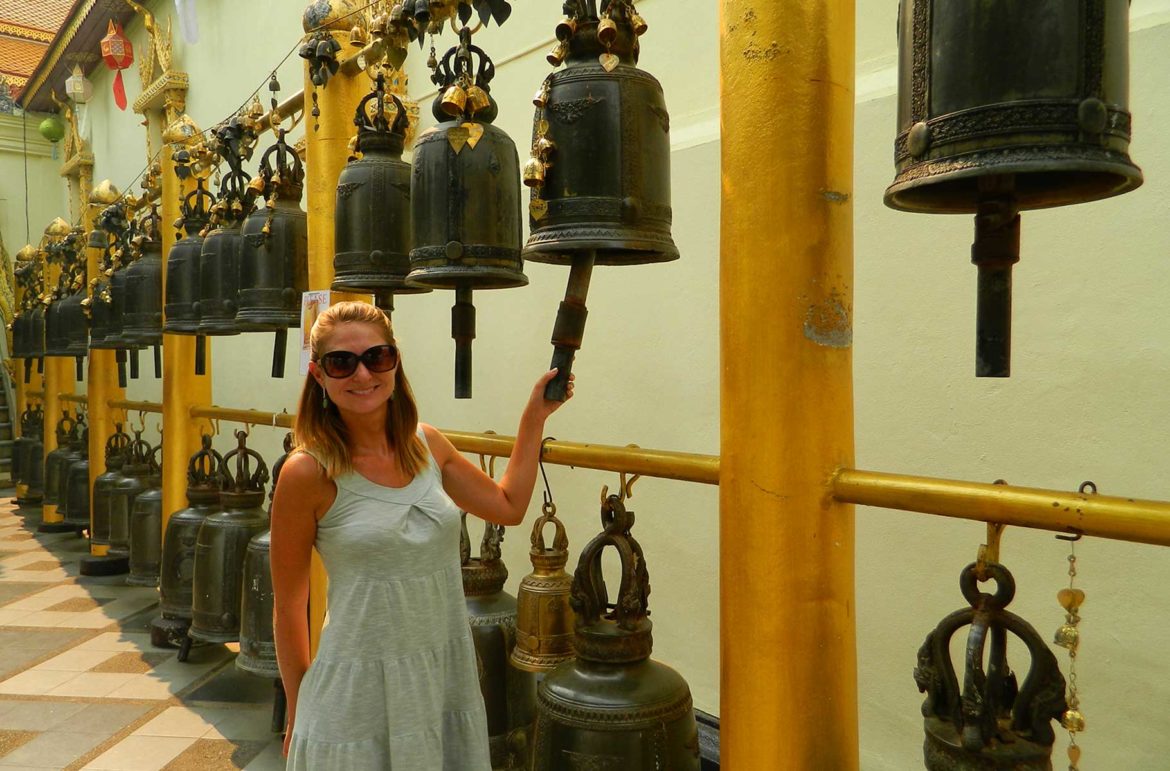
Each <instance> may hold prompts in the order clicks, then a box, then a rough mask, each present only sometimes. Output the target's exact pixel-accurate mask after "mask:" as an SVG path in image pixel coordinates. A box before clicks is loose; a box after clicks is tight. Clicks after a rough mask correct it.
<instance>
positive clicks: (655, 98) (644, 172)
mask: <svg viewBox="0 0 1170 771" xmlns="http://www.w3.org/2000/svg"><path fill="white" fill-rule="evenodd" d="M564 8H565V13H566V18H565V20H564V21H563V22H561V23H560V24H559V25H558V26H557V37H558V39H559V41H560V42H559V43H558V45H557V48H556V49H555V50H554V52H553V53H551V54H549V57H548V58H549V62H550V63H551V64H553V66H558V65H560V64H561V62H562V61H563V62H564V63H565V68H564V69H563V70H559V71H557V72H553V73H552V74H551V75H549V76H548V77H547V78H546V79H545V81H544V83H543V84H541V87H540V89H539V90H538V91H537V93H536V96H535V97H534V99H533V103H534V104H535V105H536V115H535V118H534V120H533V131H532V157H531V158H530V159H529V161H528V163H527V164H526V165H525V167H524V184H526V185H528V186H529V188H530V189H531V190H532V199H531V201H530V203H529V207H528V215H529V225H530V229H531V234H530V235H529V238H528V243H527V244H526V245H525V247H524V258H525V259H526V260H531V261H534V262H549V263H555V264H559V265H571V266H572V267H571V270H570V272H569V281H568V286H567V288H566V290H565V299H564V301H563V302H561V305H560V308H559V309H558V311H557V319H556V323H555V325H554V326H553V334H552V344H553V358H552V364H551V366H552V367H553V368H555V369H557V370H558V374H557V376H556V377H555V378H554V379H553V380H552V381H550V382H549V384H548V386H547V387H546V388H545V397H546V398H549V399H556V400H559V401H563V400H564V399H565V395H566V389H567V386H568V381H569V374H570V370H571V368H572V362H573V356H574V355H575V354H576V352H577V350H578V349H580V347H581V342H582V338H583V337H584V335H585V320H586V316H587V314H588V310H587V308H586V306H585V301H586V299H587V297H588V293H589V282H590V279H591V278H592V271H593V266H594V265H595V264H596V265H638V264H644V263H654V262H665V261H669V260H676V259H678V256H679V255H678V249H677V247H675V245H674V240H673V239H672V237H671V234H670V226H671V216H672V215H671V206H670V133H669V132H670V114H669V113H668V112H667V110H666V101H665V97H664V96H663V93H662V86H661V85H660V84H659V82H658V80H657V79H655V78H654V76H653V75H650V74H649V73H647V72H645V71H644V70H640V69H638V67H637V61H638V49H639V38H640V36H641V35H642V34H643V33H644V32H645V31H646V24H645V22H644V21H643V20H642V17H641V16H639V15H638V13H637V11H636V10H635V9H634V4H633V2H632V0H601V2H599V3H594V2H592V0H590V1H589V2H586V0H568V2H566V3H565V4H564Z"/></svg>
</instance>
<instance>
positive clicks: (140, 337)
mask: <svg viewBox="0 0 1170 771" xmlns="http://www.w3.org/2000/svg"><path fill="white" fill-rule="evenodd" d="M132 254H133V255H134V261H133V262H131V263H130V264H129V265H128V266H127V267H126V288H125V292H126V296H125V300H124V303H123V306H122V311H123V314H124V315H123V318H122V340H124V341H125V342H126V343H127V344H129V345H130V346H133V347H135V348H146V347H151V346H153V347H154V350H155V357H154V359H155V366H154V376H155V377H162V359H161V357H160V356H159V353H158V351H159V348H158V347H159V346H160V345H161V344H162V333H163V321H162V311H163V277H162V274H163V263H162V230H161V224H160V221H159V216H158V211H157V210H156V209H154V208H152V209H151V210H150V211H149V212H147V213H146V214H145V215H144V216H143V217H142V219H141V220H140V222H139V225H138V232H137V234H136V235H135V237H134V242H133V244H132Z"/></svg>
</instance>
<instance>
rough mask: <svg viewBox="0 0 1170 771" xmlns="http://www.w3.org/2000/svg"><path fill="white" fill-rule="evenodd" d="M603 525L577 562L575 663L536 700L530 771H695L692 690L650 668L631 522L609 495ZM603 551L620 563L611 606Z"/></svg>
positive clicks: (646, 585)
mask: <svg viewBox="0 0 1170 771" xmlns="http://www.w3.org/2000/svg"><path fill="white" fill-rule="evenodd" d="M601 519H602V523H603V525H604V527H605V530H604V531H603V532H602V533H601V534H600V535H598V536H597V537H596V538H594V539H593V540H592V541H590V542H589V544H588V545H587V546H586V547H585V549H584V550H583V551H582V552H581V560H580V562H579V563H578V565H577V571H576V573H575V574H574V575H573V593H572V599H571V602H572V605H573V610H574V611H575V612H576V614H577V619H576V625H575V628H574V643H573V644H574V647H575V648H576V650H577V658H576V659H574V660H572V661H567V662H565V663H564V664H561V665H560V666H559V667H557V668H556V669H554V670H553V671H552V672H550V673H548V675H547V676H546V677H545V679H544V681H543V682H541V684H540V687H539V689H538V691H537V713H536V729H535V738H534V751H533V766H532V768H533V771H559V770H560V769H565V768H606V769H609V768H612V769H622V771H635V769H637V770H638V771H651V770H652V769H653V770H657V769H661V770H662V771H683V770H685V771H699V765H700V758H699V735H698V728H697V726H696V724H695V711H694V707H693V706H692V702H691V693H690V689H689V688H688V687H687V683H686V681H685V680H683V678H682V676H681V675H679V674H678V673H677V672H675V671H674V670H673V669H671V668H670V667H668V666H666V665H664V664H660V663H658V662H656V661H652V660H650V652H651V649H652V647H653V642H652V639H651V627H652V625H651V623H650V619H649V618H648V616H649V608H648V607H647V602H646V600H647V597H648V595H649V594H650V578H649V574H648V572H647V570H646V561H645V558H644V556H643V554H642V548H641V546H639V545H638V542H637V541H636V540H634V538H633V536H632V535H630V528H631V527H632V526H633V524H634V514H633V512H630V511H626V508H625V506H624V504H623V503H622V500H621V499H620V498H619V497H618V496H616V495H610V496H608V497H607V498H606V499H605V501H604V502H603V504H602V509H601ZM606 546H612V547H614V549H615V550H616V551H617V553H618V556H619V557H620V559H621V586H620V588H619V590H618V596H617V598H616V602H615V603H614V604H612V605H611V604H610V603H609V597H608V595H607V592H606V588H605V582H604V581H603V580H602V574H601V555H602V551H603V550H604V549H605V547H606Z"/></svg>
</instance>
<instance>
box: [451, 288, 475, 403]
mask: <svg viewBox="0 0 1170 771" xmlns="http://www.w3.org/2000/svg"><path fill="white" fill-rule="evenodd" d="M451 337H453V338H454V339H455V398H456V399H470V398H471V341H472V340H474V339H475V305H473V304H472V301H471V287H470V286H460V287H458V288H457V289H456V290H455V305H453V306H452V307H451Z"/></svg>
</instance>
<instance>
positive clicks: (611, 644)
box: [569, 495, 654, 663]
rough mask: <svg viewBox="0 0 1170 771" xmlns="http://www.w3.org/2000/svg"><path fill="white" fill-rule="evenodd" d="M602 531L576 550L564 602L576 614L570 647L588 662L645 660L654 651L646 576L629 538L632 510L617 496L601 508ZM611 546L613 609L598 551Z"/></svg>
mask: <svg viewBox="0 0 1170 771" xmlns="http://www.w3.org/2000/svg"><path fill="white" fill-rule="evenodd" d="M601 522H602V526H603V527H604V529H603V530H602V532H601V533H600V534H599V535H598V536H597V537H595V538H594V539H593V540H592V541H590V542H589V543H588V544H587V545H586V546H585V548H584V549H583V550H582V551H581V558H580V561H579V562H578V563H577V570H576V571H575V572H574V573H573V588H572V592H571V594H570V595H569V604H570V605H571V606H572V608H573V612H574V613H575V614H576V622H575V624H574V629H573V647H574V648H575V649H576V651H577V657H578V658H580V659H585V660H590V661H602V662H608V663H630V662H635V661H642V660H644V659H647V658H649V657H650V654H651V652H652V650H653V647H654V641H653V636H652V635H651V630H652V628H653V624H652V623H651V622H650V608H649V604H648V598H649V596H650V574H649V572H648V571H647V569H646V560H645V557H644V556H643V554H642V547H641V546H640V545H639V544H638V542H637V540H635V539H634V537H633V535H631V534H630V528H631V527H633V525H634V512H632V511H628V510H627V509H626V507H625V503H624V502H623V501H622V499H621V497H620V496H618V495H608V496H606V498H605V501H604V503H603V504H602V508H601ZM607 546H612V547H613V548H614V549H615V550H616V551H617V553H618V557H619V559H620V560H621V565H622V568H621V583H620V585H619V587H618V593H617V598H616V601H615V602H614V603H613V605H612V608H611V605H610V602H609V595H608V592H607V590H606V586H605V580H604V578H603V577H602V573H601V553H602V551H603V550H604V549H605V547H607Z"/></svg>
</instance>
